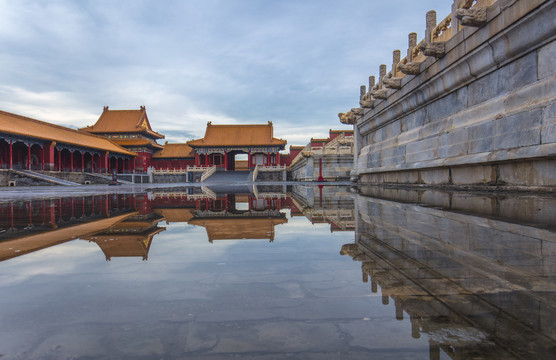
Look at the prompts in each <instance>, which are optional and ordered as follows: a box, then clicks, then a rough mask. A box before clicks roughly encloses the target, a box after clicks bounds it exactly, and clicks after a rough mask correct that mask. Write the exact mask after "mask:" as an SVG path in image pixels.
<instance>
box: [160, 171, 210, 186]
mask: <svg viewBox="0 0 556 360" xmlns="http://www.w3.org/2000/svg"><path fill="white" fill-rule="evenodd" d="M188 174H193V181H188ZM202 175H203V173H202V172H191V173H184V174H153V175H152V177H153V183H160V184H163V183H186V182H200V181H201V176H202Z"/></svg>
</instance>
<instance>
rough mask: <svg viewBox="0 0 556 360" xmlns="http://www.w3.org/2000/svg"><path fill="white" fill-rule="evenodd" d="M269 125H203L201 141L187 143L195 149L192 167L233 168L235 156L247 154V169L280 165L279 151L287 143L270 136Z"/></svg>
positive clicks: (270, 127)
mask: <svg viewBox="0 0 556 360" xmlns="http://www.w3.org/2000/svg"><path fill="white" fill-rule="evenodd" d="M273 130H274V129H273V126H272V122H271V121H269V122H268V124H264V125H213V124H212V123H211V122H210V121H209V122H208V123H207V128H206V131H205V136H204V137H203V138H202V139H198V140H192V141H189V142H188V143H187V144H188V145H189V146H190V147H192V148H193V149H194V150H195V165H196V166H216V167H220V168H224V169H226V170H235V169H236V155H239V154H244V155H247V169H251V168H253V167H255V166H257V165H262V166H276V165H280V150H284V148H285V146H286V143H287V141H286V140H282V139H277V138H275V137H274V136H273Z"/></svg>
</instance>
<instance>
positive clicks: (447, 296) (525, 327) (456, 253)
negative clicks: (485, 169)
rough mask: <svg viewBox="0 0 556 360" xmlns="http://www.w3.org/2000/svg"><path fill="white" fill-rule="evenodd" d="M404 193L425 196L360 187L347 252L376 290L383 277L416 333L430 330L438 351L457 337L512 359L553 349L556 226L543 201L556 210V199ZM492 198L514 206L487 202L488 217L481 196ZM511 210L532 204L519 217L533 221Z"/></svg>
mask: <svg viewBox="0 0 556 360" xmlns="http://www.w3.org/2000/svg"><path fill="white" fill-rule="evenodd" d="M395 195H396V194H395ZM397 195H399V194H397ZM405 195H414V196H415V201H419V202H421V204H419V205H416V204H414V203H400V202H394V201H390V200H385V199H376V198H367V197H363V196H357V199H356V203H357V212H358V213H357V216H356V222H357V223H356V243H355V244H348V245H345V246H344V247H343V249H342V253H343V254H349V255H350V256H352V257H353V258H354V259H356V260H358V261H361V262H362V269H363V275H364V281H367V280H368V279H369V278H370V279H371V285H372V286H371V288H372V291H374V292H376V291H377V285H380V287H381V291H382V294H383V299H384V302H385V303H388V301H389V298H392V299H393V300H394V301H395V303H396V307H397V308H398V309H397V311H396V314H397V317H403V311H405V312H407V313H408V314H409V315H410V317H411V321H412V325H413V327H414V328H413V334H414V336H416V337H417V336H420V334H427V336H428V337H429V339H430V342H431V346H433V345H434V346H436V347H437V350H435V351H440V349H443V350H444V352H446V353H448V354H450V351H451V350H450V346H456V348H458V347H461V348H462V351H464V352H468V351H469V350H470V349H471V350H474V349H475V350H478V351H480V352H481V353H485V352H486V353H487V354H488V355H487V356H486V357H485V358H489V359H491V358H492V359H504V358H508V357H509V354H508V353H507V352H506V351H509V352H510V353H511V354H514V355H513V356H515V355H517V357H518V358H520V357H523V358H529V357H530V356H531V354H536V356H535V358H537V359H544V358H546V359H549V358H551V357H552V356H553V354H554V353H553V351H554V349H556V305H555V304H556V301H555V300H556V234H555V233H554V231H551V230H547V229H546V228H548V229H550V228H552V229H554V223H555V221H554V216H556V215H554V213H553V212H552V213H551V214H548V213H543V212H542V211H538V209H551V208H552V209H553V208H554V206H555V204H556V199H554V198H536V199H535V201H536V203H535V204H536V205H535V206H531V203H529V202H530V201H531V198H530V197H526V198H522V199H520V198H513V199H510V198H506V199H498V200H493V199H488V198H486V197H481V196H479V197H474V196H471V195H466V196H463V195H461V196H459V195H458V196H454V197H452V201H453V202H452V203H444V202H443V200H442V198H443V197H442V196H441V195H439V194H437V196H436V198H437V199H438V203H437V204H434V203H430V206H423V201H424V199H425V198H427V196H426V195H425V194H423V193H422V192H421V194H416V193H414V194H409V193H406V194H405ZM430 195H433V194H430ZM382 196H384V197H386V196H387V194H384V193H383V194H382ZM429 199H433V202H434V201H437V200H434V198H433V197H432V196H431V197H429ZM406 201H410V200H408V199H407V200H406ZM492 201H495V202H498V204H502V206H503V207H506V208H508V211H505V210H494V209H493V208H489V207H488V206H487V209H486V210H485V214H483V216H484V215H488V216H489V217H490V218H485V217H480V216H476V215H479V214H480V211H479V209H480V208H481V206H478V205H479V204H482V203H488V202H492ZM433 206H434V207H433ZM440 206H443V207H444V206H445V207H446V208H450V207H453V208H452V209H451V210H450V211H444V210H441V209H440V208H439V207H440ZM465 209H466V210H468V211H474V213H475V214H474V215H470V214H466V213H462V212H461V211H466V210H465ZM473 209H474V210H473ZM513 209H520V211H521V212H522V213H526V214H523V215H520V216H521V217H520V218H521V219H524V220H527V221H528V223H530V224H534V226H531V225H521V224H519V223H516V221H517V220H516V219H514V220H513V221H511V219H512V212H513V211H514V210H513ZM453 210H455V211H453ZM516 213H517V211H516ZM527 213H528V214H527ZM537 213H538V215H537ZM543 228H545V229H543ZM458 334H459V335H458ZM458 336H459V337H460V338H458ZM466 337H467V340H466ZM469 341H471V343H469ZM454 342H455V345H454ZM495 344H496V345H497V346H495ZM498 346H500V348H498ZM504 349H505V350H504ZM471 355H472V353H470V354H469V356H471ZM431 356H432V355H431ZM435 357H436V356H435ZM454 358H456V357H454ZM463 358H466V357H463Z"/></svg>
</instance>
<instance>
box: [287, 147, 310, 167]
mask: <svg viewBox="0 0 556 360" xmlns="http://www.w3.org/2000/svg"><path fill="white" fill-rule="evenodd" d="M310 152H311V144H307V145H306V146H305V148H304V149H303V150H301V151H300V152H299V154H297V156H296V157H295V158H294V159H293V160H292V162H291V164H290V167H292V166H293V165H295V164H297V163H298V162H300V161H301V159H303V158H306V157H308V156H309V154H310Z"/></svg>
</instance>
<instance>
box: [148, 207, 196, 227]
mask: <svg viewBox="0 0 556 360" xmlns="http://www.w3.org/2000/svg"><path fill="white" fill-rule="evenodd" d="M153 211H154V212H156V213H157V214H160V215H162V216H164V219H165V220H166V224H169V223H173V222H188V221H189V220H191V219H192V218H193V211H194V210H193V209H189V208H157V209H153Z"/></svg>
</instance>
